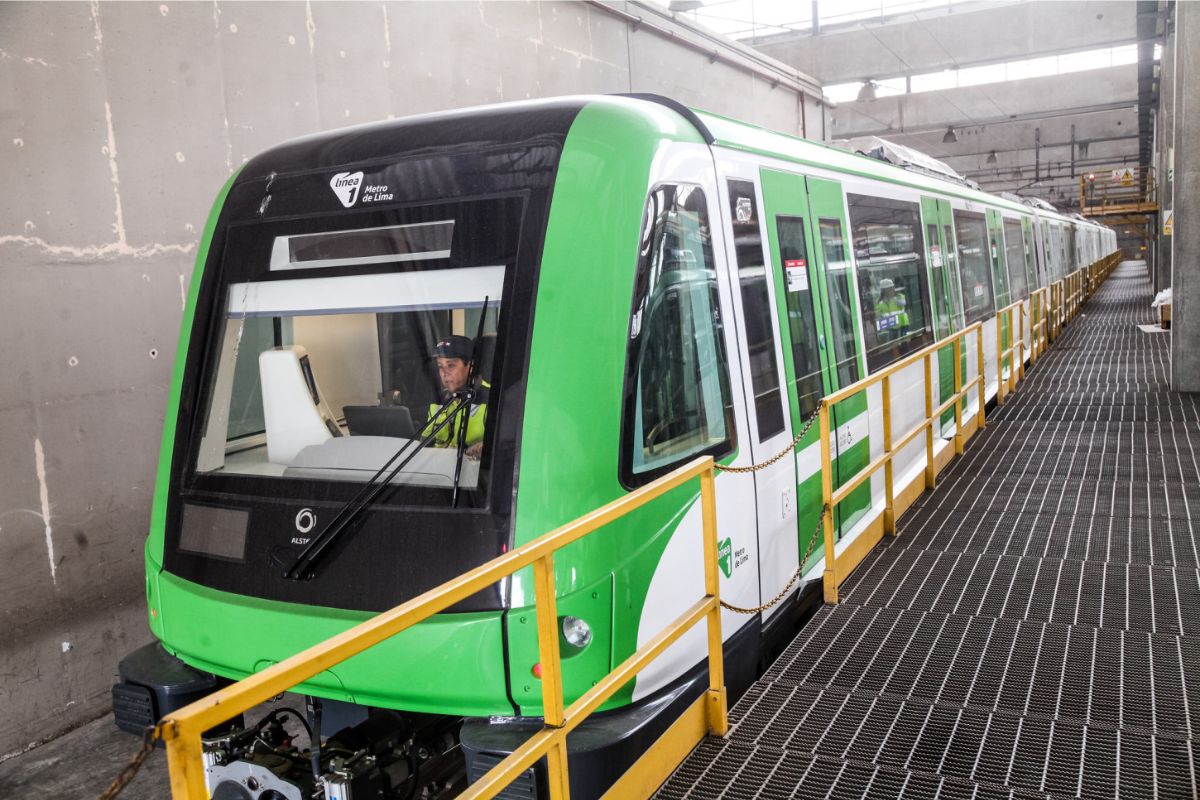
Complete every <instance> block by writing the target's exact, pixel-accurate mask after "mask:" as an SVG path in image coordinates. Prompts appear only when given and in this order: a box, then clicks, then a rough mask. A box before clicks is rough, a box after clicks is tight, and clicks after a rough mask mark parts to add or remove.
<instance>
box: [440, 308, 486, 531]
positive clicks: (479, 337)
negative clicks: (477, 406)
mask: <svg viewBox="0 0 1200 800" xmlns="http://www.w3.org/2000/svg"><path fill="white" fill-rule="evenodd" d="M489 300H491V298H490V297H485V298H483V311H482V312H480V314H479V325H478V327H477V328H476V329H475V347H474V350H475V351H476V352H473V353H471V364H470V366H469V367H467V380H466V383H464V384H463V385H464V386H466V387H468V388H469V389H471V390H472V391H474V388H475V377H476V373H477V372H478V371H479V352H478V350H479V343H480V342H482V341H483V323H484V321H486V320H487V312H488V301H489ZM472 399H473V398H472ZM470 425H471V407H470V405H469V404H468V405H467V411H466V413H465V414H463V415H462V420H461V421H460V422H459V424H458V454H457V455H456V456H455V458H454V494H452V495H451V496H450V507H451V508H458V479H459V477H461V476H462V462H463V454H464V453H466V452H467V428H469V427H470Z"/></svg>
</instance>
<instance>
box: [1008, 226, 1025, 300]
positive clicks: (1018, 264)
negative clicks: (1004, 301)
mask: <svg viewBox="0 0 1200 800" xmlns="http://www.w3.org/2000/svg"><path fill="white" fill-rule="evenodd" d="M1004 252H1005V256H1006V258H1005V261H1006V262H1007V263H1008V290H1009V300H1010V301H1011V302H1016V301H1017V300H1024V299H1025V298H1026V297H1028V296H1029V284H1028V281H1027V280H1026V275H1025V245H1024V243H1023V242H1022V239H1021V223H1020V222H1018V221H1017V220H1015V219H1006V220H1004Z"/></svg>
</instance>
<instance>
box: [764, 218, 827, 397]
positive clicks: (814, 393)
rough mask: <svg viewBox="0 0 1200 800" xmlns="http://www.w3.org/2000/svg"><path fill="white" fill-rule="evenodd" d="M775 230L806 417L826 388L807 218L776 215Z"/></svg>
mask: <svg viewBox="0 0 1200 800" xmlns="http://www.w3.org/2000/svg"><path fill="white" fill-rule="evenodd" d="M775 230H776V233H777V235H778V237H779V260H780V262H781V265H782V266H783V276H784V280H783V283H784V286H783V289H784V297H785V305H786V307H787V322H788V337H789V339H790V340H791V347H792V367H793V372H794V374H795V376H796V403H797V405H799V407H800V416H801V417H802V418H805V417H808V416H809V415H810V414H812V413H813V412H814V411H816V410H817V403H819V402H820V401H821V398H822V397H823V396H824V389H823V387H822V386H821V350H820V346H819V343H818V342H817V324H816V320H815V319H814V316H815V315H814V313H813V301H812V287H811V286H810V285H809V282H808V276H809V269H808V243H807V240H806V239H805V236H804V218H803V217H786V216H777V217H775Z"/></svg>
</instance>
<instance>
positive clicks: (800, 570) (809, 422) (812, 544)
mask: <svg viewBox="0 0 1200 800" xmlns="http://www.w3.org/2000/svg"><path fill="white" fill-rule="evenodd" d="M820 413H821V406H820V405H818V406H817V410H816V411H814V412H813V413H812V414H810V415H809V416H808V419H806V420H805V421H804V427H802V428H801V429H800V432H799V433H797V434H796V436H795V437H794V438H793V439H792V441H791V442H790V443H789V444H788V446H787V447H785V448H784V449H783V450H781V451H779V452H778V453H776V454H775V455H774V456H772V457H771V458H769V459H767V460H766V461H764V462H762V463H761V464H754V465H751V466H749V467H724V466H721V465H720V464H717V465H716V468H717V469H719V470H720V471H721V472H739V473H742V474H746V473H749V472H758V471H759V470H760V469H766V468H767V467H769V466H771V465H772V464H774V463H775V462H776V461H778V460H779V459H781V458H783V457H784V456H786V455H787V454H788V453H790V452H792V451H793V450H794V449H795V448H796V445H798V444H800V440H801V439H803V438H804V437H805V435H806V434H807V433H808V431H809V429H810V428H812V426H813V423H814V422H816V421H817V417H818V416H819V415H820ZM828 513H829V507H828V506H826V507H824V508H822V509H821V513H820V514H819V515H818V516H817V526H816V528H814V529H813V533H812V537H811V538H809V540H808V550H807V551H806V552H805V553H804V557H803V558H801V559H800V564H799V566H797V567H796V571H795V572H793V573H792V577H791V578H790V579H789V580H788V582H787V585H786V586H784V587H783V589H782V590H781V591H780V592H779V594H777V595H775V596H774V597H773V598H771V599H770V600H768V601H767V602H765V603H763V604H762V605H761V606H755V607H754V608H742V607H741V606H735V605H731V604H729V603H726V602H725V601H724V600H722V601H721V608H724V609H726V610H727V611H732V612H734V613H735V614H757V613H758V612H760V611H766V610H767V609H768V608H770V607H771V606H773V605H775V604H776V603H778V602H779V601H780V600H782V599H783V598H784V597H786V596H787V594H788V592H790V591H791V590H792V587H793V586H795V585H796V581H798V580H800V576H801V575H803V574H804V565H805V564H807V563H808V557H809V556H811V555H812V552H813V550H814V549H815V548H816V546H817V534H818V533H820V532H821V526H822V524H823V523H824V522H825V515H826V514H828Z"/></svg>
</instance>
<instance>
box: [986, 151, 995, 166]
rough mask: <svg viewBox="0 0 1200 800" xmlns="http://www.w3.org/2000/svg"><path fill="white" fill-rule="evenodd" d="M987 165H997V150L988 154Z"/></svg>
mask: <svg viewBox="0 0 1200 800" xmlns="http://www.w3.org/2000/svg"><path fill="white" fill-rule="evenodd" d="M987 163H989V164H995V163H996V151H995V150H993V151H992V152H990V153H988V157H987Z"/></svg>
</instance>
